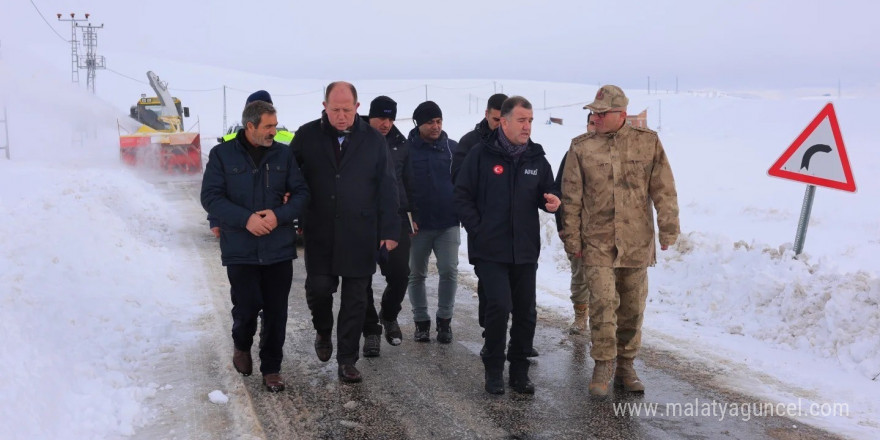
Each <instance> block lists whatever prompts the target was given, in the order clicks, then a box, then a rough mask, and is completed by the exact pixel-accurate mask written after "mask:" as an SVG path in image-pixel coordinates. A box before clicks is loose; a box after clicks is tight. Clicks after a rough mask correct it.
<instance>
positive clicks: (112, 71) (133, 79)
mask: <svg viewBox="0 0 880 440" xmlns="http://www.w3.org/2000/svg"><path fill="white" fill-rule="evenodd" d="M106 70H107V71H108V72H110V73H113V74H116V75H119V76H121V77H123V78H127V79H130V80H132V81H134V82H139V83H141V84H146V85H150V83H148V82H146V81H141V80H139V79H136V78H132V77H130V76H128V75H126V74H124V73H119V72H117V71H115V70H113V69H111V68H109V67H108V68H106Z"/></svg>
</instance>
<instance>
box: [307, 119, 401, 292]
mask: <svg viewBox="0 0 880 440" xmlns="http://www.w3.org/2000/svg"><path fill="white" fill-rule="evenodd" d="M340 135H344V137H345V139H344V141H343V145H342V151H343V153H342V158H341V160H340V162H339V163H338V164H337V162H336V157H335V155H334V149H335V148H336V146H338V145H339V143H338V140H337V139H338V137H339V136H340ZM290 146H291V148H292V149H293V151H294V153H295V154H296V159H297V162H298V163H299V164H300V167H301V169H302V173H303V176H304V177H305V180H306V182H307V183H308V185H309V190H310V191H311V200H310V201H309V204H308V206H307V207H306V213H305V219H304V220H305V221H304V225H303V235H304V237H305V253H306V271H307V272H308V273H310V274H321V275H336V276H344V277H367V276H370V275H372V274H373V273H374V272H376V252H377V249H378V246H379V240H386V239H389V240H397V239H398V236H399V235H400V217H399V216H398V196H397V183H396V179H395V178H394V166H393V165H392V163H391V156H390V155H389V154H388V147H387V146H386V143H385V138H384V137H383V136H382V135H381V134H379V132H378V131H376V130H375V129H373V128H372V127H370V126H369V125H368V124H367V123H366V122H364V121H363V120H362V119H361V118H359V117H355V121H354V124H353V125H352V127H351V129H350V130H349V133H347V134H343V133H339V132H338V131H337V130H336V129H335V128H334V127H333V126H332V125H330V123H329V121H328V120H327V117H326V115H325V114H323V113H322V117H321V118H320V119H316V120H314V121H312V122H309V123H307V124H305V125H303V126H302V127H300V128H299V130H297V131H296V135H295V136H294V138H293V142H291V144H290Z"/></svg>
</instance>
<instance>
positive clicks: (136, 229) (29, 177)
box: [0, 161, 203, 438]
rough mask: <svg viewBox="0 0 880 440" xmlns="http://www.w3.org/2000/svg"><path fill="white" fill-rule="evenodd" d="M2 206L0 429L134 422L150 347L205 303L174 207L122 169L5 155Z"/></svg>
mask: <svg viewBox="0 0 880 440" xmlns="http://www.w3.org/2000/svg"><path fill="white" fill-rule="evenodd" d="M0 211H2V212H4V213H6V216H5V217H6V218H5V219H4V221H3V222H2V223H0V243H2V246H0V260H2V261H3V270H2V271H0V285H2V286H3V289H2V290H0V332H2V334H3V335H4V337H5V339H6V341H7V342H8V343H7V344H6V348H5V349H4V350H2V351H0V365H4V369H3V370H4V374H3V375H2V376H0V389H3V390H4V392H3V393H0V427H2V428H0V437H2V438H62V437H69V438H86V437H91V436H93V435H94V434H95V433H98V432H104V433H112V434H113V435H130V434H133V433H134V429H135V428H136V427H137V426H141V425H143V424H144V423H145V422H146V421H148V420H149V418H150V414H149V413H148V411H146V409H145V406H144V405H143V403H144V401H145V400H146V399H148V398H150V397H151V396H153V395H155V394H156V392H157V389H158V388H159V385H158V384H155V383H151V382H150V381H149V374H148V373H149V371H150V369H151V359H152V358H154V357H157V356H158V355H159V354H160V353H163V352H168V351H172V350H174V347H175V346H176V345H179V344H180V343H181V342H183V341H185V340H187V338H188V337H189V336H191V335H187V334H183V333H181V332H180V328H182V327H185V326H183V325H181V324H180V323H181V322H185V321H188V320H191V319H194V317H195V316H197V314H198V313H199V312H201V311H203V310H202V308H201V307H200V306H197V305H196V304H195V301H194V300H193V299H191V298H189V297H187V295H183V294H181V292H189V291H192V290H193V289H192V288H191V287H192V284H193V283H194V281H193V280H192V278H191V277H188V276H185V274H184V272H182V269H185V268H187V266H188V264H189V263H188V262H186V261H180V257H178V256H177V255H176V254H175V252H174V250H173V247H175V246H177V245H178V244H177V242H178V240H179V238H180V237H178V235H177V232H176V231H177V229H178V228H179V227H180V224H179V223H178V221H176V218H175V215H174V213H173V212H170V210H169V209H168V206H167V204H166V203H165V202H164V201H163V200H162V199H161V198H160V197H159V196H158V195H156V194H155V189H154V188H153V187H152V186H151V185H150V184H148V183H145V182H144V181H142V180H140V179H138V178H136V177H135V176H133V175H132V174H131V173H129V172H127V171H125V170H122V169H94V168H92V169H89V168H85V169H83V168H80V167H69V166H58V165H55V166H48V165H42V164H39V163H26V162H18V163H15V162H7V161H0Z"/></svg>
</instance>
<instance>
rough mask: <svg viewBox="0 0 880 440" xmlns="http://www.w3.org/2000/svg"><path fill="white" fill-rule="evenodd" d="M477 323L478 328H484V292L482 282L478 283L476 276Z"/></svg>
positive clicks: (478, 279) (478, 277) (478, 278)
mask: <svg viewBox="0 0 880 440" xmlns="http://www.w3.org/2000/svg"><path fill="white" fill-rule="evenodd" d="M475 271H476V270H475ZM477 322H479V323H480V327H482V328H484V329H485V328H486V292H485V291H484V290H483V282H482V281H480V276H479V275H477Z"/></svg>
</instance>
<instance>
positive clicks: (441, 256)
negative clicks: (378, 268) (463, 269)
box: [407, 101, 461, 344]
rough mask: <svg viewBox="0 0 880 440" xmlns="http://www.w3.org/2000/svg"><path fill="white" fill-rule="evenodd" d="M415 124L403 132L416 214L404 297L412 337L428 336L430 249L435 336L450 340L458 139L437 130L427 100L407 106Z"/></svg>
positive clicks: (434, 108) (436, 111)
mask: <svg viewBox="0 0 880 440" xmlns="http://www.w3.org/2000/svg"><path fill="white" fill-rule="evenodd" d="M413 121H415V124H416V128H413V129H412V131H410V132H409V136H408V137H407V143H408V144H409V157H410V162H411V163H412V169H413V191H412V201H413V204H414V205H415V206H417V207H418V211H419V220H418V222H417V223H416V235H414V236H413V238H412V248H411V249H410V257H409V268H410V274H409V301H410V303H411V304H412V310H413V320H415V325H416V331H415V335H414V336H415V340H416V341H418V342H429V341H430V340H431V336H430V330H431V316H430V315H429V314H428V298H427V294H426V292H425V278H426V277H427V274H428V259H429V258H430V256H431V252H433V253H434V256H435V257H436V258H437V272H438V273H439V275H440V282H439V285H438V286H437V315H436V317H437V342H440V343H443V344H448V343H450V342H452V327H451V323H452V309H453V307H454V306H455V291H456V290H457V289H458V248H459V246H460V245H461V230H460V228H459V226H458V217H457V216H456V214H455V208H454V207H453V204H452V190H453V185H452V154H453V152H455V148H456V147H457V146H458V144H457V143H456V142H455V141H453V140H450V139H449V137H448V136H446V132H445V131H443V113H442V112H441V111H440V107H439V106H438V105H437V104H436V103H434V102H433V101H425V102H423V103H421V104H419V106H418V107H416V109H415V111H414V112H413Z"/></svg>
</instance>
